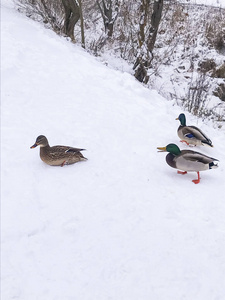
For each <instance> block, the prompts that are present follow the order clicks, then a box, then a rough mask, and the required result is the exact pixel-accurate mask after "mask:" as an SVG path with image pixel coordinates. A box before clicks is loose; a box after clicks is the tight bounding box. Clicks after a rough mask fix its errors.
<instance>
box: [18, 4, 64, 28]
mask: <svg viewBox="0 0 225 300" xmlns="http://www.w3.org/2000/svg"><path fill="white" fill-rule="evenodd" d="M16 4H17V5H18V9H19V11H22V12H24V13H25V14H26V15H27V16H28V17H29V18H32V19H33V20H35V21H39V22H43V23H45V24H46V26H47V27H49V28H51V29H53V30H54V31H55V32H57V33H60V32H61V28H62V22H63V18H64V9H63V6H62V1H61V0H17V1H16Z"/></svg>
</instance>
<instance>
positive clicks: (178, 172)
mask: <svg viewBox="0 0 225 300" xmlns="http://www.w3.org/2000/svg"><path fill="white" fill-rule="evenodd" d="M177 174H181V175H184V174H187V171H184V172H182V171H177Z"/></svg>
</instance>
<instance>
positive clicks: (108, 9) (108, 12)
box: [97, 0, 119, 37]
mask: <svg viewBox="0 0 225 300" xmlns="http://www.w3.org/2000/svg"><path fill="white" fill-rule="evenodd" d="M97 4H98V7H99V10H100V12H101V15H102V19H103V22H104V26H105V32H106V33H107V35H108V37H112V35H113V27H114V23H115V21H116V19H117V17H118V12H119V1H118V0H115V11H114V13H113V7H112V6H113V5H112V0H108V3H106V2H105V0H102V7H101V5H100V3H99V0H97ZM107 4H108V5H107Z"/></svg>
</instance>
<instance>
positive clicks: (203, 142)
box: [202, 140, 213, 147]
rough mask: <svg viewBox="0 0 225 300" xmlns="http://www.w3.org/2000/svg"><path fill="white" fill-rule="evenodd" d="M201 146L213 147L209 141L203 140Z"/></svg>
mask: <svg viewBox="0 0 225 300" xmlns="http://www.w3.org/2000/svg"><path fill="white" fill-rule="evenodd" d="M202 144H203V145H208V146H210V147H213V144H212V141H211V140H204V141H202Z"/></svg>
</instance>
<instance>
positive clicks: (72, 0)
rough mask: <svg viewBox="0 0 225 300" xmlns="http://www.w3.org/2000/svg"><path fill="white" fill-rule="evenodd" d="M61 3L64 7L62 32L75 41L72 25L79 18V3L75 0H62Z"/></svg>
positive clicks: (73, 25)
mask: <svg viewBox="0 0 225 300" xmlns="http://www.w3.org/2000/svg"><path fill="white" fill-rule="evenodd" d="M62 4H63V6H64V9H65V21H64V33H65V35H66V36H69V37H70V38H71V40H72V41H73V42H75V37H74V27H75V24H76V23H77V21H78V20H79V18H80V8H79V5H78V3H77V2H76V0H62Z"/></svg>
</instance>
